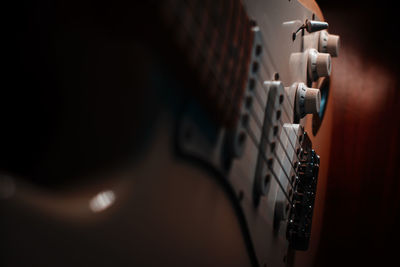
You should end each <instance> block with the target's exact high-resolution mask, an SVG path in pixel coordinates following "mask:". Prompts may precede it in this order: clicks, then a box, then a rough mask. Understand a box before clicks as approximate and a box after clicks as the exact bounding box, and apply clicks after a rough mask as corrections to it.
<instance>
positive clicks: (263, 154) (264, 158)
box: [178, 14, 292, 203]
mask: <svg viewBox="0 0 400 267" xmlns="http://www.w3.org/2000/svg"><path fill="white" fill-rule="evenodd" d="M178 15H179V14H178ZM184 28H185V30H186V31H187V32H188V33H189V36H190V37H191V38H192V40H193V41H194V40H195V38H194V37H193V36H191V35H190V33H191V31H190V30H189V29H188V28H187V27H186V24H185V27H184ZM199 51H201V52H203V53H202V55H201V56H203V58H206V56H205V55H204V51H203V50H201V49H199ZM210 69H211V70H212V71H211V74H212V75H214V77H215V78H217V75H216V74H215V71H214V69H213V68H210ZM218 88H219V87H218ZM219 89H220V88H219ZM222 93H223V95H224V97H225V100H227V101H229V102H231V99H230V97H229V96H227V95H226V94H225V93H224V92H222ZM258 130H260V131H261V133H262V134H265V133H264V131H262V129H260V128H258ZM247 131H248V133H249V135H250V136H251V139H252V140H253V142H254V145H255V146H256V147H258V149H259V154H261V155H262V158H263V160H264V163H265V164H267V163H268V159H266V156H265V151H264V150H263V149H262V148H261V147H260V144H259V143H257V140H256V138H255V135H254V133H253V132H252V131H251V130H250V129H247ZM278 139H279V140H280V137H278ZM268 141H269V140H268ZM280 143H281V144H282V142H280ZM282 149H283V150H285V148H284V147H282ZM274 155H275V157H276V159H277V161H278V162H279V164H280V166H281V167H282V166H283V164H282V163H281V162H280V158H279V157H277V155H276V152H274ZM288 160H289V162H290V159H288ZM267 165H268V164H267ZM269 169H270V170H271V172H272V174H273V176H274V178H275V180H276V181H277V183H278V185H279V186H280V188H281V190H282V192H283V193H284V194H285V196H286V198H287V200H288V201H289V202H290V203H292V201H291V200H290V198H289V197H288V195H287V192H286V190H285V189H284V188H283V186H282V184H281V182H280V180H279V178H278V177H277V175H276V173H275V170H274V168H273V167H272V168H269ZM283 169H284V168H283ZM285 175H286V179H288V180H289V181H290V179H289V177H288V176H287V174H286V173H285Z"/></svg>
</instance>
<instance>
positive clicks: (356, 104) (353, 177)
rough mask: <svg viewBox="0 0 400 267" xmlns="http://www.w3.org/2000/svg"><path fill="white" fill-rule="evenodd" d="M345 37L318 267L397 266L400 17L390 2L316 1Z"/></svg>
mask: <svg viewBox="0 0 400 267" xmlns="http://www.w3.org/2000/svg"><path fill="white" fill-rule="evenodd" d="M317 2H318V4H319V6H320V8H321V10H322V12H323V14H324V16H325V20H326V21H328V23H329V24H330V32H332V33H335V34H339V35H340V36H341V51H340V57H339V58H338V59H335V61H334V64H333V74H332V86H331V95H330V101H333V105H332V106H333V133H332V136H333V138H332V144H331V148H332V151H331V160H330V166H329V176H328V182H327V195H326V203H325V209H324V223H323V227H322V233H321V242H320V246H319V250H318V256H317V262H316V266H395V265H397V264H396V261H397V260H398V253H399V248H400V246H399V237H400V236H399V227H400V167H399V166H400V152H399V148H400V141H399V138H400V119H399V116H400V88H399V75H398V74H399V73H400V72H399V69H400V68H399V64H398V63H399V41H398V35H399V30H400V29H399V26H400V23H399V21H398V19H399V12H398V8H397V7H396V6H395V4H394V2H389V1H359V0H358V1H344V0H339V1H328V0H320V1H317Z"/></svg>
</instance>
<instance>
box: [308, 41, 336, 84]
mask: <svg viewBox="0 0 400 267" xmlns="http://www.w3.org/2000/svg"><path fill="white" fill-rule="evenodd" d="M307 68H308V77H309V78H310V79H311V80H312V81H316V80H318V78H320V77H327V76H329V75H331V55H329V54H328V53H319V52H318V51H317V50H316V49H308V63H307Z"/></svg>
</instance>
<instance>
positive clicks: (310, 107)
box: [295, 83, 321, 118]
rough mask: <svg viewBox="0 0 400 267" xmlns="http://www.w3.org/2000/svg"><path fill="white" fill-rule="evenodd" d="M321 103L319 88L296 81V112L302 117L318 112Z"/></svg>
mask: <svg viewBox="0 0 400 267" xmlns="http://www.w3.org/2000/svg"><path fill="white" fill-rule="evenodd" d="M320 105H321V92H320V90H319V89H315V88H309V87H307V86H306V85H305V84H304V83H298V84H297V89H296V104H295V110H296V114H297V115H298V116H299V117H300V118H303V117H304V116H305V115H307V114H314V113H318V112H319V110H320Z"/></svg>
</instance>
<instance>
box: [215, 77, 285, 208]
mask: <svg viewBox="0 0 400 267" xmlns="http://www.w3.org/2000/svg"><path fill="white" fill-rule="evenodd" d="M212 74H213V75H214V76H216V75H215V73H214V70H213V71H212ZM224 95H225V94H224ZM225 99H226V100H228V101H230V100H231V99H229V98H228V99H227V98H226V97H225ZM253 117H254V115H253ZM258 130H260V131H261V132H262V133H263V131H262V129H260V127H259V129H258ZM278 140H279V142H280V144H281V147H282V149H283V150H284V151H286V150H285V148H284V147H283V144H282V141H281V140H280V137H278ZM268 142H270V141H269V140H268ZM256 146H259V144H257V141H256ZM261 151H262V152H263V153H265V151H263V150H261ZM274 155H275V157H276V159H277V161H278V163H279V165H280V166H281V168H282V169H283V170H284V173H285V176H286V179H287V180H288V181H289V184H290V185H291V187H293V185H292V183H291V182H290V179H289V177H288V174H287V173H286V171H285V168H284V167H283V164H282V163H281V161H280V158H279V157H278V156H277V155H276V151H274ZM286 155H287V153H286ZM287 159H288V161H289V162H290V165H291V167H292V168H293V166H292V164H291V160H290V158H289V157H288V156H287ZM264 161H266V159H264ZM274 176H276V174H275V175H274ZM275 178H276V179H277V177H275ZM277 180H278V179H277ZM281 189H282V191H284V192H285V194H286V190H285V189H284V188H283V187H282V186H281ZM289 201H290V200H289Z"/></svg>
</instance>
